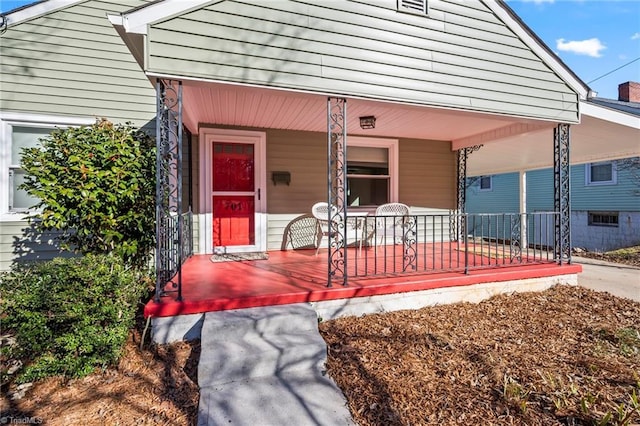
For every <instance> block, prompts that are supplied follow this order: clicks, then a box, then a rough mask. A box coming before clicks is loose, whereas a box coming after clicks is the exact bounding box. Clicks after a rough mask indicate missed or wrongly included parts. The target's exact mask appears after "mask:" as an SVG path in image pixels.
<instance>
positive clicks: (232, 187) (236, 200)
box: [212, 142, 256, 247]
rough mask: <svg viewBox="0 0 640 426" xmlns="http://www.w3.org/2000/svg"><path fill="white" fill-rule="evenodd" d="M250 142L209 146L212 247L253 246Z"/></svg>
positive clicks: (252, 180) (251, 147)
mask: <svg viewBox="0 0 640 426" xmlns="http://www.w3.org/2000/svg"><path fill="white" fill-rule="evenodd" d="M254 152H255V150H254V145H253V144H251V143H228V142H214V143H213V181H212V183H213V195H212V196H213V203H212V204H213V245H214V247H216V246H218V247H220V246H245V245H254V244H255V191H256V189H255V187H256V185H255V155H254Z"/></svg>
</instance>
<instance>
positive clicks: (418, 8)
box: [398, 0, 427, 15]
mask: <svg viewBox="0 0 640 426" xmlns="http://www.w3.org/2000/svg"><path fill="white" fill-rule="evenodd" d="M398 11H400V12H411V13H419V14H421V15H426V14H427V0H398Z"/></svg>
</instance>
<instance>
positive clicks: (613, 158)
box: [466, 82, 640, 251]
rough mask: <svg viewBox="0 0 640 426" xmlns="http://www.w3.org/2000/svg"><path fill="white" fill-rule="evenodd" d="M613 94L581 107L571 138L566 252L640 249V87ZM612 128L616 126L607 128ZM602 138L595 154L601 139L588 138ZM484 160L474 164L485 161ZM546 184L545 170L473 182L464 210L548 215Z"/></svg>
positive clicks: (548, 173)
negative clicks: (569, 249)
mask: <svg viewBox="0 0 640 426" xmlns="http://www.w3.org/2000/svg"><path fill="white" fill-rule="evenodd" d="M618 92H619V97H618V99H617V100H615V99H605V98H599V97H593V98H589V99H587V100H585V101H582V109H583V111H584V112H583V117H585V118H583V123H581V124H580V125H579V126H575V127H574V128H575V129H576V130H575V132H574V134H573V136H572V142H573V144H572V148H571V152H572V159H571V164H572V166H571V168H570V173H571V236H572V246H574V247H578V248H583V249H587V250H590V251H608V250H613V249H617V248H621V247H630V246H634V245H638V244H640V226H639V224H640V192H639V188H640V157H638V156H639V155H640V142H639V141H640V83H637V82H626V83H622V84H620V85H619V86H618ZM616 122H617V123H619V124H618V126H615V127H612V124H613V123H616ZM604 132H608V137H606V144H605V145H604V149H601V148H602V142H601V139H599V138H598V139H589V138H588V135H592V134H598V133H604ZM478 155H479V156H480V153H478ZM488 155H490V153H486V154H485V158H482V157H481V158H478V161H479V162H482V161H487V158H486V157H487V156H488ZM473 160H475V158H474V159H473ZM473 160H472V161H473ZM471 168H472V169H473V167H471ZM523 175H524V179H523ZM552 182H553V170H552V169H550V168H536V167H529V168H527V169H526V170H525V169H523V170H522V171H519V172H511V173H501V174H492V175H485V176H482V175H480V176H474V177H472V178H471V179H470V181H469V183H470V185H469V187H468V189H467V199H466V201H467V205H466V210H467V212H469V213H480V212H482V213H489V212H513V213H517V212H539V211H552V210H553V193H552V191H551V190H550V188H551V185H552ZM520 188H525V190H524V191H521V190H520ZM523 194H524V196H523Z"/></svg>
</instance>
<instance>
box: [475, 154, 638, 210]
mask: <svg viewBox="0 0 640 426" xmlns="http://www.w3.org/2000/svg"><path fill="white" fill-rule="evenodd" d="M585 167H586V165H585V164H578V165H574V166H571V168H570V173H571V210H573V211H590V210H596V211H620V212H638V211H640V195H639V194H638V178H637V176H638V172H640V170H638V171H636V172H634V171H631V170H619V171H618V176H617V183H616V184H615V185H598V186H589V185H586V183H585ZM493 185H494V187H493V191H489V192H478V191H477V185H476V186H475V187H476V189H475V190H474V188H473V187H472V188H470V189H469V190H468V191H467V211H468V212H474V213H478V212H483V213H484V212H502V211H506V212H510V211H518V210H517V209H518V192H517V191H518V187H519V186H518V185H519V183H518V174H517V173H509V174H503V175H496V176H494V177H493ZM553 198H554V189H553V169H541V170H532V171H528V172H527V212H537V211H553V209H554V206H553ZM509 206H511V207H509ZM506 208H515V209H516V210H503V209H506Z"/></svg>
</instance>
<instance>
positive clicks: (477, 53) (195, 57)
mask: <svg viewBox="0 0 640 426" xmlns="http://www.w3.org/2000/svg"><path fill="white" fill-rule="evenodd" d="M6 18H7V19H6V22H7V27H6V29H5V31H4V33H3V35H2V44H1V46H0V54H1V55H2V58H3V60H2V68H1V73H0V78H1V80H0V82H1V83H2V87H3V90H2V99H1V102H2V104H1V105H0V120H1V121H0V125H1V126H2V142H1V144H0V147H1V148H0V149H2V150H3V151H2V156H1V158H2V161H3V163H2V164H0V170H1V172H0V173H1V175H0V191H1V192H0V198H1V199H2V204H1V205H0V214H1V216H0V220H2V223H3V226H2V229H3V230H2V233H3V235H2V240H1V241H0V256H2V261H3V263H2V266H3V267H4V268H7V267H8V266H9V265H10V263H11V262H12V261H15V260H16V258H17V257H23V258H32V257H37V258H45V257H46V256H50V255H51V254H52V253H53V252H52V250H53V251H55V247H53V246H52V245H51V244H49V241H48V239H47V238H43V237H42V236H31V235H30V234H29V232H28V231H29V228H28V225H27V224H26V222H24V220H23V217H24V216H23V215H24V213H23V212H22V210H23V209H25V208H27V207H28V205H29V201H28V200H25V199H24V198H21V194H20V193H19V192H18V191H16V189H15V188H16V187H17V185H18V183H19V175H20V164H19V155H18V154H16V153H17V152H18V150H19V148H20V146H21V145H23V144H29V143H32V142H33V141H34V140H35V139H36V138H37V136H38V135H41V134H42V133H43V132H46V129H48V128H51V126H54V125H78V124H84V123H90V122H92V121H93V120H94V119H95V117H107V118H109V119H110V120H112V121H124V120H127V121H133V122H134V124H136V125H140V126H149V127H150V128H154V129H156V137H157V141H158V143H157V145H158V149H159V153H160V155H159V160H160V166H161V167H160V168H159V171H158V179H157V188H158V191H159V192H158V193H159V194H160V196H159V197H158V202H159V204H158V211H159V216H158V218H157V219H158V220H157V222H158V229H157V235H156V236H157V241H158V246H157V250H156V271H157V275H158V279H157V292H156V298H155V300H154V301H152V302H151V303H150V305H149V306H148V310H147V311H146V312H147V315H150V316H162V315H174V314H186V313H201V312H202V311H203V310H206V309H212V307H211V306H212V305H211V303H208V302H207V303H208V304H207V303H204V302H203V301H202V300H198V301H194V300H191V298H192V296H193V294H192V293H189V294H187V293H186V292H187V290H188V288H193V287H194V286H197V285H202V286H203V288H206V291H211V289H212V288H219V287H221V286H222V285H221V284H220V283H221V282H222V281H223V280H225V279H229V277H230V276H231V277H232V278H233V281H230V282H226V281H225V286H226V287H227V288H231V287H233V285H234V284H237V282H238V281H243V282H249V285H251V286H252V290H256V289H257V288H263V287H264V288H267V287H268V285H267V283H265V282H264V281H266V280H267V279H263V282H260V279H259V278H255V277H257V276H258V275H259V274H262V273H269V274H271V275H270V276H269V278H268V281H269V283H273V282H275V281H278V279H277V278H276V275H275V274H280V275H278V276H279V277H282V276H285V277H286V278H283V279H282V281H286V284H287V285H291V284H292V283H293V284H295V285H300V286H303V284H301V283H303V282H304V283H305V284H304V285H313V286H320V290H317V291H316V290H313V291H306V290H305V291H306V292H302V293H301V296H300V297H304V299H303V300H306V301H310V300H319V299H321V298H323V297H324V298H326V297H334V298H338V297H342V298H345V297H354V296H358V295H364V294H373V293H372V292H374V290H371V288H370V287H369V289H365V287H366V285H368V283H370V282H371V280H374V279H378V280H380V279H382V280H385V284H384V285H382V286H381V287H377V290H375V291H382V290H380V288H382V287H384V291H386V292H398V291H409V288H410V289H411V290H418V289H421V288H425V287H424V285H427V284H428V285H430V286H431V288H433V287H438V286H455V285H461V283H463V282H464V283H467V284H471V283H478V282H485V283H486V282H488V281H492V282H493V281H500V280H501V279H504V280H508V279H511V280H513V279H516V278H517V279H521V278H524V277H527V278H536V279H538V278H541V277H547V278H548V277H565V278H567V277H568V278H567V279H569V280H571V279H573V280H574V281H575V274H576V272H577V271H578V270H579V268H575V267H574V268H571V267H567V266H566V265H565V264H566V263H570V256H571V253H570V244H569V242H570V226H569V224H570V222H569V220H570V215H569V197H568V194H569V192H568V188H569V173H568V167H569V163H568V155H569V150H570V132H569V129H570V127H573V126H575V125H578V124H579V123H580V120H581V113H582V111H581V105H582V102H583V101H584V100H586V99H588V98H589V97H590V96H591V95H592V94H591V93H590V90H589V88H588V86H587V85H586V84H584V83H583V82H582V81H580V79H579V78H578V77H576V75H575V74H574V73H573V72H572V71H571V70H570V69H568V68H567V67H566V66H565V65H564V64H563V63H562V62H561V61H560V60H559V59H558V58H557V57H556V56H555V55H554V54H553V52H552V51H550V50H549V49H548V48H547V47H546V46H545V45H544V44H543V43H542V42H541V41H540V39H539V38H537V37H536V36H535V34H533V33H532V32H531V30H530V29H529V28H527V26H526V25H525V24H524V23H523V22H522V21H521V20H520V19H519V18H518V17H517V16H516V15H515V13H514V12H513V11H512V10H511V9H510V8H509V7H508V6H507V5H506V4H505V3H504V2H500V1H495V0H479V1H475V2H469V1H458V0H451V1H450V0H418V1H416V0H411V1H409V0H371V1H347V0H344V1H332V2H312V1H286V0H278V1H251V2H250V1H231V0H225V1H212V0H183V1H170V0H164V1H154V2H148V3H146V2H142V1H133V0H122V1H120V0H119V1H118V2H113V3H112V2H105V1H101V2H99V1H93V0H86V1H72V0H49V1H46V2H42V3H38V4H35V5H33V6H30V7H27V8H24V9H21V10H17V11H15V12H13V13H10V14H8V15H7V17H6ZM5 58H6V59H5ZM156 106H157V109H156ZM154 120H155V121H154ZM43 129H44V130H43ZM532 132H533V133H535V132H542V133H543V134H544V135H546V138H545V140H537V141H536V142H535V143H534V144H535V145H543V144H544V145H548V146H549V148H550V152H549V153H548V156H547V158H545V159H544V161H545V162H549V163H551V164H553V166H554V170H555V172H556V175H557V179H556V180H557V182H556V183H557V184H556V185H555V187H554V188H555V189H553V190H552V193H553V198H554V209H553V210H554V211H553V212H552V213H549V218H548V219H545V220H550V221H551V222H552V224H553V225H552V228H553V231H552V232H551V234H552V235H550V236H546V237H545V238H549V239H550V241H552V244H551V246H552V247H553V250H552V252H548V251H545V252H542V251H535V252H533V253H529V252H525V251H523V249H524V247H523V245H522V244H521V242H520V238H521V231H520V229H521V227H522V223H521V222H520V221H521V217H520V215H517V216H505V215H502V214H500V215H496V216H495V219H496V220H498V216H499V217H500V218H503V219H501V220H504V218H505V217H508V219H509V222H504V223H502V225H501V226H502V227H503V228H504V229H505V230H507V228H508V230H507V231H506V232H507V233H508V235H505V237H504V238H503V241H509V243H508V244H506V245H505V244H502V245H500V246H497V245H495V246H494V245H486V244H485V243H484V238H483V237H484V235H471V236H469V234H468V233H467V232H466V230H467V225H468V223H469V220H470V216H468V215H465V214H463V213H464V207H465V190H464V186H465V182H466V175H467V164H468V163H469V164H471V163H472V162H473V159H474V156H475V155H476V154H478V153H482V151H483V150H484V149H485V148H481V149H480V151H477V148H478V147H479V146H480V145H483V146H485V147H489V146H491V145H494V144H503V143H505V142H504V141H505V140H510V139H517V138H519V137H523V136H526V135H528V134H530V133H532ZM507 145H508V146H509V147H511V145H514V146H515V145H517V144H515V143H509V144H507ZM476 151H477V152H476ZM539 151H540V152H546V151H545V150H539ZM554 154H555V155H554ZM512 161H513V159H512V158H510V157H509V156H495V157H494V158H493V159H492V163H491V168H492V170H501V168H503V167H506V166H505V165H509V164H511V163H512ZM318 201H325V202H327V203H329V204H330V205H332V206H335V214H334V215H333V216H331V217H328V218H327V219H328V220H327V222H328V223H330V227H331V229H330V232H329V234H328V235H329V236H330V238H329V239H330V241H327V240H324V241H323V242H321V244H322V246H323V247H326V248H327V249H326V250H320V253H319V254H318V256H316V255H315V253H316V251H317V250H316V247H315V246H313V247H312V249H311V250H306V251H305V253H306V254H305V255H303V254H302V252H303V250H290V248H292V247H289V246H287V245H286V244H284V243H285V242H287V241H286V239H287V238H289V237H290V236H291V235H293V234H292V232H293V231H292V229H298V228H296V227H294V226H293V225H294V224H295V225H296V226H298V225H299V227H304V228H305V229H306V231H307V236H308V232H311V233H312V237H311V238H310V240H311V241H312V242H313V240H314V237H313V236H315V234H313V232H315V231H314V230H315V229H317V228H316V227H315V225H314V224H315V222H313V221H311V223H312V225H309V224H308V222H309V221H308V220H307V221H306V222H305V219H308V217H305V215H308V214H309V213H310V212H311V207H312V206H313V205H314V204H315V203H317V202H318ZM394 202H400V203H403V204H405V205H407V206H410V207H411V215H410V217H404V218H403V219H402V221H401V223H400V224H398V225H397V227H398V229H399V232H400V238H399V242H398V241H397V240H396V238H392V239H391V240H392V241H391V242H390V243H386V242H385V243H382V244H380V243H372V241H376V240H377V239H376V238H375V237H376V235H375V233H376V232H377V230H378V228H379V227H380V225H379V224H380V223H385V224H386V223H388V222H389V221H392V220H393V219H390V218H387V217H385V216H382V215H376V214H375V209H376V207H377V206H378V205H380V204H386V203H394ZM353 217H355V219H352V218H353ZM538 217H539V216H538ZM354 223H355V225H353V224H354ZM345 224H349V225H348V226H347V225H345ZM349 226H351V227H352V231H355V232H356V234H357V232H360V237H358V236H357V235H356V238H360V239H363V238H364V239H365V240H366V244H365V247H364V248H362V251H360V250H359V249H358V250H354V248H351V247H348V244H347V243H348V229H347V228H348V227H349ZM394 226H396V225H394ZM372 235H373V237H374V238H371V236H372ZM303 245H304V244H303ZM283 247H284V248H287V249H288V250H286V251H283V250H282V248H283ZM298 248H299V247H298ZM306 248H309V247H306ZM46 250H49V253H45V252H46ZM266 252H267V253H268V254H269V255H270V258H269V261H268V262H266V263H262V264H260V265H259V266H256V267H255V268H254V269H252V270H251V271H250V272H247V271H244V270H242V271H241V270H240V269H237V268H240V266H237V267H236V269H235V270H233V269H232V268H234V266H229V265H228V264H224V265H223V264H219V263H214V262H211V260H210V258H211V257H212V255H215V254H217V255H220V256H238V257H243V256H250V255H251V254H255V253H266ZM191 254H193V257H190V255H191ZM296 256H298V257H296ZM187 258H188V260H186V259H187ZM275 258H278V259H280V261H281V262H282V263H281V264H280V265H279V266H277V265H276V266H273V265H275V263H272V261H273V262H276V259H275ZM287 259H289V260H287ZM293 259H295V260H293ZM312 264H313V265H316V266H317V265H321V267H320V269H313V268H312V267H311V266H310V265H312ZM196 265H197V266H196ZM265 265H266V266H265ZM269 265H272V266H269ZM245 266H246V265H245ZM511 268H515V269H511ZM317 270H320V271H322V272H321V273H320V275H319V276H318V277H315V275H314V274H315V272H314V271H316V272H317ZM220 271H225V272H224V273H221V272H220ZM239 271H241V272H239ZM477 271H488V272H482V274H484V275H482V276H481V277H480V275H481V274H480V272H478V273H476V272H477ZM517 271H520V272H517ZM499 272H504V274H503V275H502V277H503V278H498V277H499V276H500V274H499ZM252 274H258V275H252ZM474 274H475V275H474ZM527 274H528V275H527ZM312 275H313V276H314V278H313V279H310V278H309V277H311V276H312ZM251 277H254V278H253V281H252V278H251ZM507 277H508V278H507ZM369 278H371V280H369V281H367V279H369ZM474 279H475V280H476V281H473V280H474ZM207 280H208V281H207ZM216 280H219V281H216ZM393 280H396V281H393ZM447 280H448V281H447ZM392 281H393V283H396V284H393V285H392V284H389V283H391V282H392ZM400 282H402V283H403V284H407V283H410V287H405V288H404V289H403V290H398V288H397V287H393V286H394V285H400ZM445 282H446V284H445ZM309 283H312V284H309ZM425 283H426V284H425ZM429 283H430V284H429ZM335 284H341V285H338V286H337V287H338V288H337V289H336V292H335V293H331V294H329V293H328V291H329V290H327V289H326V286H327V285H328V286H333V285H335ZM190 286H191V287H190ZM216 286H217V287H216ZM359 286H361V287H359ZM314 288H315V287H314ZM334 289H335V286H334ZM354 289H356V290H354ZM203 291H205V290H203ZM340 292H341V293H340ZM314 298H317V299H314ZM283 300H285V298H279V299H278V300H274V298H269V299H268V300H267V299H261V301H260V303H262V304H265V303H283V302H282V301H283ZM286 300H291V299H286ZM167 306H173V307H172V308H167V309H165V307H167ZM225 306H227V307H229V306H234V307H238V306H239V305H238V304H237V303H236V302H233V303H231V302H229V303H228V304H227V305H225Z"/></svg>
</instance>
